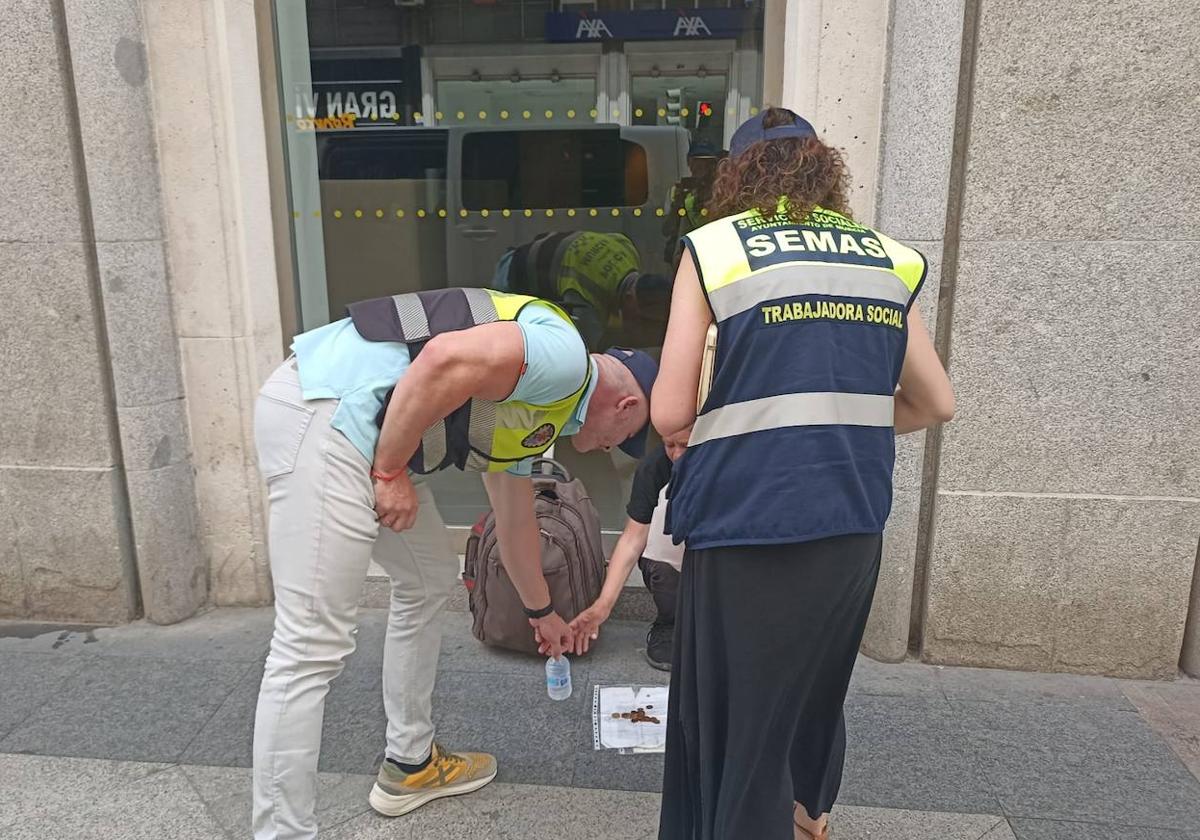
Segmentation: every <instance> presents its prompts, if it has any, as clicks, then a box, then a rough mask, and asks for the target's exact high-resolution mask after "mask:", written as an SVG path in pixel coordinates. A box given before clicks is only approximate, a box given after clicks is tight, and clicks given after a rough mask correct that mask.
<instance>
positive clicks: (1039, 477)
mask: <svg viewBox="0 0 1200 840" xmlns="http://www.w3.org/2000/svg"><path fill="white" fill-rule="evenodd" d="M978 6H979V10H978V12H979V13H978V19H977V20H978V25H977V32H976V33H975V34H974V37H973V39H972V45H973V49H974V61H973V79H972V80H971V84H970V85H969V86H968V95H969V100H967V101H965V102H963V103H960V107H966V108H967V115H968V120H967V121H966V123H967V130H968V132H969V133H968V134H967V135H966V136H965V137H964V138H962V140H961V157H960V159H959V160H958V161H957V162H956V163H957V165H958V166H959V167H961V193H960V195H959V197H958V202H959V207H960V210H961V214H960V218H959V219H958V220H956V221H957V226H958V230H957V235H958V237H959V241H958V253H957V269H956V276H955V277H954V278H953V288H952V292H953V315H952V320H951V323H950V333H949V345H948V349H949V354H950V363H951V372H952V376H953V378H954V381H955V385H956V388H957V392H958V398H959V416H958V418H957V419H956V420H955V422H954V423H952V424H950V425H949V426H948V427H947V428H946V429H945V433H944V435H943V439H942V445H941V453H940V461H939V470H938V484H937V497H936V505H935V510H934V512H933V516H932V518H931V552H930V555H929V558H928V563H929V569H928V586H927V592H926V598H927V601H926V610H925V618H926V621H925V626H924V638H923V641H922V655H923V658H925V659H926V660H928V661H931V662H944V663H951V664H958V663H963V664H975V665H987V666H996V667H1006V668H1021V669H1030V670H1068V671H1084V672H1103V673H1110V674H1116V675H1123V676H1150V677H1155V676H1166V675H1169V674H1172V673H1174V672H1175V670H1176V667H1177V665H1178V663H1179V656H1180V647H1181V641H1182V634H1183V630H1184V624H1185V620H1186V615H1187V610H1188V601H1189V592H1190V588H1191V579H1192V574H1193V571H1194V568H1195V561H1196V546H1197V536H1198V535H1200V460H1198V459H1197V457H1196V442H1197V441H1198V440H1200V410H1198V408H1200V406H1198V397H1197V393H1196V389H1195V383H1196V374H1197V371H1198V370H1200V324H1198V322H1197V321H1196V319H1195V317H1194V312H1195V311H1196V310H1197V307H1198V306H1200V282H1198V281H1200V271H1198V269H1197V263H1196V261H1195V260H1194V259H1192V258H1191V253H1192V251H1193V250H1194V246H1195V240H1196V239H1197V233H1198V232H1200V200H1198V198H1197V195H1198V188H1200V148H1198V147H1197V146H1196V145H1195V144H1194V143H1191V142H1189V141H1186V140H1185V139H1184V138H1188V137H1192V136H1194V135H1195V132H1196V130H1197V128H1200V112H1198V111H1197V109H1195V108H1189V107H1185V106H1184V104H1183V103H1185V102H1188V101H1194V96H1195V83H1196V76H1195V61H1194V55H1195V50H1196V46H1197V43H1198V41H1200V34H1197V33H1196V31H1195V30H1194V28H1193V29H1192V30H1188V29H1187V28H1186V27H1167V28H1164V27H1162V26H1161V21H1162V20H1164V19H1168V18H1169V17H1170V16H1171V14H1172V10H1173V9H1174V7H1172V6H1170V5H1168V4H1167V3H1166V2H1161V0H1155V1H1154V2H1147V3H1139V4H1127V3H1116V2H1105V3H1102V4H1100V5H1099V7H1098V6H1097V4H1087V5H1079V4H1075V5H1072V4H1066V5H1063V4H1057V3H1051V2H1048V0H1034V2H1015V1H1010V0H989V2H987V3H980V4H978ZM1097 20H1103V21H1104V25H1103V26H1097V25H1096V21H1097ZM1048 22H1053V23H1052V25H1048Z"/></svg>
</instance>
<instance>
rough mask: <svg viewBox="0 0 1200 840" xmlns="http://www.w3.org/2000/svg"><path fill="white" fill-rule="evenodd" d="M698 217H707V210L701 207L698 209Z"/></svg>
mask: <svg viewBox="0 0 1200 840" xmlns="http://www.w3.org/2000/svg"><path fill="white" fill-rule="evenodd" d="M700 215H701V216H707V215H708V208H707V207H701V208H700Z"/></svg>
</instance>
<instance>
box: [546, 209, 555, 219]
mask: <svg viewBox="0 0 1200 840" xmlns="http://www.w3.org/2000/svg"><path fill="white" fill-rule="evenodd" d="M546 218H547V219H553V218H554V211H553V210H547V211H546Z"/></svg>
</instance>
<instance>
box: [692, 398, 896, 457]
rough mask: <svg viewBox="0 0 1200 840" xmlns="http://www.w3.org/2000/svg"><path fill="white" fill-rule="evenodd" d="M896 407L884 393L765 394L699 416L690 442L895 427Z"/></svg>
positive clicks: (698, 443) (693, 443)
mask: <svg viewBox="0 0 1200 840" xmlns="http://www.w3.org/2000/svg"><path fill="white" fill-rule="evenodd" d="M894 409H895V400H894V398H893V397H891V396H889V395H883V394H842V393H838V392H836V391H827V392H817V393H811V394H782V395H780V396H778V397H764V398H762V399H758V400H747V401H746V402H740V403H730V404H729V405H725V406H721V407H720V408H715V409H713V410H712V411H710V412H708V413H706V414H703V415H701V416H700V417H697V418H696V425H695V426H694V427H693V428H692V437H691V439H690V441H689V444H688V445H689V446H698V445H700V444H702V443H707V442H708V441H710V440H717V439H718V438H727V437H733V436H734V435H746V434H750V433H751V432H763V431H767V430H768V429H785V428H788V427H791V426H891V425H893V419H894V414H893V412H894Z"/></svg>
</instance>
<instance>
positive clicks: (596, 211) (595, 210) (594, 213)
mask: <svg viewBox="0 0 1200 840" xmlns="http://www.w3.org/2000/svg"><path fill="white" fill-rule="evenodd" d="M588 215H589V216H599V215H600V211H599V210H597V209H596V208H595V207H593V208H592V209H591V210H589V211H588Z"/></svg>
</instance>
